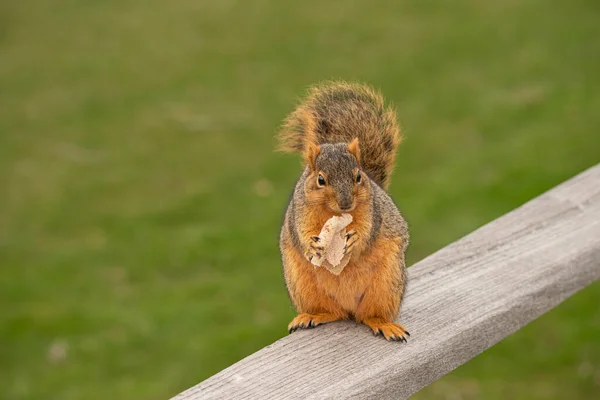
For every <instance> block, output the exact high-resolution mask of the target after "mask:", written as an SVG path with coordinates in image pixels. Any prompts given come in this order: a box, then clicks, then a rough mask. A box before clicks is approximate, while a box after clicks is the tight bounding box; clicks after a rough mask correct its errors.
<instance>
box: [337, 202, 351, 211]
mask: <svg viewBox="0 0 600 400" xmlns="http://www.w3.org/2000/svg"><path fill="white" fill-rule="evenodd" d="M338 207H339V208H340V211H352V209H353V208H354V207H353V206H352V200H344V201H341V202H339V203H338Z"/></svg>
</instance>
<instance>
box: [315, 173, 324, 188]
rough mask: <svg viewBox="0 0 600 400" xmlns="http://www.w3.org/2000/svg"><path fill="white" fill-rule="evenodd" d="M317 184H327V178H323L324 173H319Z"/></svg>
mask: <svg viewBox="0 0 600 400" xmlns="http://www.w3.org/2000/svg"><path fill="white" fill-rule="evenodd" d="M317 185H319V186H325V178H323V175H321V174H319V177H318V178H317Z"/></svg>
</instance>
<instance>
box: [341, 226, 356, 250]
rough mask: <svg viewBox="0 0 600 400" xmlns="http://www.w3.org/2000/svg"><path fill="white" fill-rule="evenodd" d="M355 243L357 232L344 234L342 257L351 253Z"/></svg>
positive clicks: (352, 231)
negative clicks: (344, 242) (344, 241)
mask: <svg viewBox="0 0 600 400" xmlns="http://www.w3.org/2000/svg"><path fill="white" fill-rule="evenodd" d="M357 241H358V232H356V230H351V231H350V232H348V233H346V245H345V246H344V255H345V254H350V252H352V249H353V248H354V245H355V244H356V242H357Z"/></svg>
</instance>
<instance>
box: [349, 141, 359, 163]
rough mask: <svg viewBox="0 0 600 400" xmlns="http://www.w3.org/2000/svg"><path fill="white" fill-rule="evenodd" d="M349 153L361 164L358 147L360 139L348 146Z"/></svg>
mask: <svg viewBox="0 0 600 400" xmlns="http://www.w3.org/2000/svg"><path fill="white" fill-rule="evenodd" d="M348 151H349V152H350V153H352V154H354V157H356V161H357V162H358V163H359V164H360V147H359V146H358V138H354V140H353V141H351V142H350V144H348Z"/></svg>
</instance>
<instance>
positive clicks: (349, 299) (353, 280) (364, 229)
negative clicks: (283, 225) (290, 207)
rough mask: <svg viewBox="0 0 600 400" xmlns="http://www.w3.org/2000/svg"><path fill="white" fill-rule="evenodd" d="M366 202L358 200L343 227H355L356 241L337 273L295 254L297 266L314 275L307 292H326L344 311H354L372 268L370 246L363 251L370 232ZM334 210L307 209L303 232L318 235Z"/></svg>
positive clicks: (371, 250)
mask: <svg viewBox="0 0 600 400" xmlns="http://www.w3.org/2000/svg"><path fill="white" fill-rule="evenodd" d="M370 212H371V211H370V204H358V205H357V207H356V208H355V209H354V210H353V211H352V212H350V215H352V222H351V223H350V225H348V227H347V228H346V230H347V231H351V230H356V231H357V233H358V237H359V239H358V240H359V241H358V242H357V244H356V246H355V250H354V251H353V254H352V256H351V258H350V261H349V263H348V265H346V267H345V268H344V270H343V271H342V272H341V274H340V275H334V274H332V273H331V272H329V271H328V270H326V269H325V268H316V267H314V266H313V265H312V264H311V263H310V262H309V261H308V260H306V258H305V257H303V255H302V254H299V253H298V254H297V258H296V262H298V263H300V264H301V265H302V266H301V267H300V268H299V269H301V270H302V271H303V272H304V273H307V274H312V275H314V280H315V282H316V286H317V291H316V292H315V293H311V294H310V295H311V296H314V297H318V296H327V297H329V298H331V299H334V300H335V301H336V302H337V303H339V304H340V306H341V307H342V308H343V309H345V310H346V311H347V312H350V313H354V312H355V310H356V308H357V307H358V305H359V303H360V300H361V297H362V295H363V294H364V292H365V289H366V287H367V286H368V284H369V283H370V282H371V280H372V279H373V274H374V271H375V260H374V258H376V257H373V255H376V254H373V253H377V252H376V251H375V252H374V250H375V249H373V248H371V249H369V251H368V252H367V251H366V250H367V249H366V244H367V243H365V241H366V239H367V238H369V236H370V233H371V229H372V226H371V218H369V217H368V215H369V213H370ZM333 215H334V214H333V213H331V211H329V210H327V209H326V207H315V208H311V209H309V210H307V214H306V218H305V219H304V221H305V232H306V233H305V234H306V235H307V236H312V235H318V234H319V232H320V231H321V229H322V227H323V225H324V224H325V222H326V221H327V220H328V219H329V218H331V217H332V216H333Z"/></svg>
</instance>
